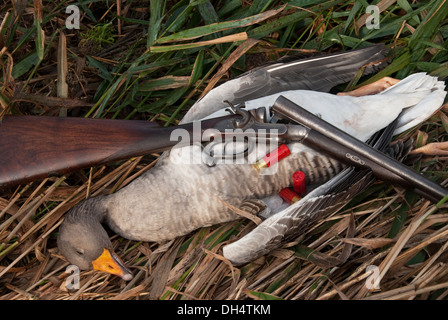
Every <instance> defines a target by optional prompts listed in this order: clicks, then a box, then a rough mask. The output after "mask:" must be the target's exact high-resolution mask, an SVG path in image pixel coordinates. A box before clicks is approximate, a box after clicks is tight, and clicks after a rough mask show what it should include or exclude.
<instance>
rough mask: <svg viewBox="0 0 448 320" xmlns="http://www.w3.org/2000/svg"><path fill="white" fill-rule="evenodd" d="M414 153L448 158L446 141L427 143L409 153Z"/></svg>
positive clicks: (447, 142)
mask: <svg viewBox="0 0 448 320" xmlns="http://www.w3.org/2000/svg"><path fill="white" fill-rule="evenodd" d="M414 153H422V154H424V155H426V156H448V141H444V142H433V143H428V144H427V145H425V146H423V147H420V148H417V149H415V150H413V151H412V152H411V154H414Z"/></svg>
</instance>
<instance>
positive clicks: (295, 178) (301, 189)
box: [292, 171, 306, 196]
mask: <svg viewBox="0 0 448 320" xmlns="http://www.w3.org/2000/svg"><path fill="white" fill-rule="evenodd" d="M292 185H293V188H294V191H295V192H297V193H298V194H299V195H300V196H303V195H304V194H306V183H305V173H303V172H302V171H296V172H294V173H293V175H292Z"/></svg>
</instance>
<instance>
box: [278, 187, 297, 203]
mask: <svg viewBox="0 0 448 320" xmlns="http://www.w3.org/2000/svg"><path fill="white" fill-rule="evenodd" d="M280 197H282V199H283V200H285V201H286V202H288V203H289V204H293V203H295V202H297V201H299V200H300V199H301V198H300V196H299V195H298V194H297V193H295V192H294V191H292V190H291V189H289V188H283V189H282V190H280Z"/></svg>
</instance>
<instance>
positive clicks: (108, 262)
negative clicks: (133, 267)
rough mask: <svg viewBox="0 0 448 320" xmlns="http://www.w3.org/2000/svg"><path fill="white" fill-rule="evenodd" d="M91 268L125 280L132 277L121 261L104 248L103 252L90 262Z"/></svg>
mask: <svg viewBox="0 0 448 320" xmlns="http://www.w3.org/2000/svg"><path fill="white" fill-rule="evenodd" d="M92 265H93V269H95V270H99V271H104V272H107V273H110V274H113V275H116V276H119V277H120V278H122V279H123V280H125V281H129V280H131V279H132V278H133V275H132V272H131V271H129V269H128V268H126V266H125V265H124V263H123V261H121V259H120V258H119V257H118V256H117V255H116V254H115V253H114V252H113V251H111V250H108V249H104V251H103V253H102V254H101V255H100V256H99V257H98V258H97V259H96V260H94V261H93V262H92Z"/></svg>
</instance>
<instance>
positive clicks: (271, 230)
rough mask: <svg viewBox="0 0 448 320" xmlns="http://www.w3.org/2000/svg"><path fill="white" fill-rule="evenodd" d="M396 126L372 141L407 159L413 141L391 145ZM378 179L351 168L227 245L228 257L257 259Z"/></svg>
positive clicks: (239, 261)
mask: <svg viewBox="0 0 448 320" xmlns="http://www.w3.org/2000/svg"><path fill="white" fill-rule="evenodd" d="M395 126H396V121H395V122H394V123H392V124H391V125H389V126H388V127H387V128H385V129H384V130H382V131H381V132H378V133H377V134H376V135H374V136H373V137H372V138H371V139H370V140H369V142H368V143H369V145H371V146H374V147H375V148H376V149H378V150H381V151H383V152H385V153H386V154H388V155H389V156H391V157H394V158H396V159H398V160H400V161H404V160H405V158H406V156H407V154H408V153H409V152H410V151H411V148H412V140H408V141H407V142H406V143H404V142H403V141H398V142H397V143H396V144H394V145H393V146H392V147H389V142H390V141H391V139H392V134H393V131H394V130H395ZM374 181H376V178H375V177H374V175H373V174H372V172H371V171H370V170H357V169H355V168H354V167H348V168H346V169H344V170H342V171H341V172H340V173H339V174H338V175H336V176H335V177H334V178H332V179H331V180H329V181H328V182H327V183H325V184H323V185H321V186H319V187H318V188H316V189H315V190H313V191H312V192H310V193H309V194H307V195H306V196H305V197H304V198H303V199H302V200H301V201H300V202H298V203H296V204H294V205H291V206H290V207H288V208H287V209H285V210H284V211H282V212H281V213H278V214H277V215H275V216H273V217H270V218H269V219H267V220H265V221H263V223H261V224H260V225H258V226H257V227H256V228H255V229H254V230H253V231H251V232H250V233H248V234H247V235H245V236H244V237H243V238H241V239H239V240H238V241H235V242H233V243H231V244H229V245H227V246H225V247H224V248H223V253H224V256H225V257H226V258H227V259H229V260H230V261H231V262H232V263H233V264H234V265H242V264H245V263H247V262H250V261H252V260H255V259H256V258H258V257H260V256H262V255H264V254H267V253H269V252H270V251H272V250H274V249H276V248H278V247H280V246H281V244H282V243H285V242H287V241H289V240H291V239H292V238H293V237H297V236H298V235H299V234H300V233H301V232H303V231H305V230H306V229H308V228H309V227H310V226H312V225H313V224H314V223H316V221H319V220H320V219H322V218H325V217H326V216H328V215H329V214H330V213H334V212H337V211H338V210H340V209H341V208H342V207H344V206H345V205H346V204H347V203H348V202H349V201H350V200H352V199H353V198H354V197H355V196H356V195H358V194H359V193H360V192H362V191H364V190H365V189H366V188H367V187H369V186H370V185H371V184H372V183H373V182H374Z"/></svg>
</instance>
